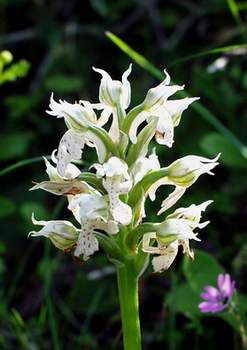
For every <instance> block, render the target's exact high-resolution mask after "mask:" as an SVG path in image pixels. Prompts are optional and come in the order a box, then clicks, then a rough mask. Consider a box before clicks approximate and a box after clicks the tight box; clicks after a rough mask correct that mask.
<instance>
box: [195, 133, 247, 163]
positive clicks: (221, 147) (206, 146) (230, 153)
mask: <svg viewBox="0 0 247 350" xmlns="http://www.w3.org/2000/svg"><path fill="white" fill-rule="evenodd" d="M200 146H201V148H202V149H203V151H204V152H206V153H207V154H208V155H209V156H214V155H215V154H218V153H221V157H220V163H223V164H225V165H228V166H230V167H236V168H246V166H247V161H246V159H245V158H244V157H243V156H242V155H241V154H240V153H239V152H238V151H237V149H236V148H235V147H233V146H232V145H231V144H230V143H229V142H227V140H226V139H225V138H224V137H223V136H222V135H220V134H218V133H216V132H212V133H209V134H206V135H205V136H204V137H203V138H202V140H201V142H200Z"/></svg>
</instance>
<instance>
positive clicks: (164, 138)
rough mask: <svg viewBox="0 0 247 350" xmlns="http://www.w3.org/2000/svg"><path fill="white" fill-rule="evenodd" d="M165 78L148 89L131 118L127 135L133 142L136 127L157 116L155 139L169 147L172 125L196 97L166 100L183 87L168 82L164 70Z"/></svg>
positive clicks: (177, 121) (168, 79)
mask: <svg viewBox="0 0 247 350" xmlns="http://www.w3.org/2000/svg"><path fill="white" fill-rule="evenodd" d="M165 74H166V78H165V79H164V81H163V82H162V83H161V84H159V85H158V86H156V87H154V88H152V89H150V90H149V91H148V93H147V96H146V98H145V100H144V101H143V103H142V105H141V106H142V107H143V108H142V110H141V112H140V113H138V114H137V115H136V116H135V118H134V119H133V121H132V123H131V125H130V128H129V136H130V140H131V141H132V142H133V143H136V142H137V136H136V134H137V129H138V127H139V126H140V125H141V124H142V123H143V122H144V121H145V120H147V121H148V122H149V121H150V120H152V119H153V117H156V118H158V124H157V130H156V141H157V142H158V143H160V144H164V145H167V146H168V147H171V146H172V144H173V135H174V127H176V126H178V124H179V122H180V119H181V115H182V113H183V111H184V110H185V109H187V108H188V106H189V105H190V104H191V103H192V102H194V101H196V100H197V99H198V98H197V97H195V98H188V97H186V98H184V99H180V100H173V101H167V99H168V98H169V97H170V96H172V95H173V94H174V93H176V92H177V91H179V90H182V89H183V88H184V87H183V86H179V85H171V86H169V84H170V81H171V79H170V76H169V74H168V73H167V72H166V71H165Z"/></svg>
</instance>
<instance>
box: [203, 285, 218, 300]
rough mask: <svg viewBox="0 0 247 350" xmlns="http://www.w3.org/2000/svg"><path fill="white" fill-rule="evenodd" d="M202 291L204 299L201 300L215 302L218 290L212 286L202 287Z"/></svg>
mask: <svg viewBox="0 0 247 350" xmlns="http://www.w3.org/2000/svg"><path fill="white" fill-rule="evenodd" d="M204 290H205V292H206V293H203V295H204V296H205V297H206V298H204V297H203V296H202V298H203V299H208V300H209V301H216V299H217V297H218V296H219V290H218V289H217V288H215V287H213V286H206V287H204Z"/></svg>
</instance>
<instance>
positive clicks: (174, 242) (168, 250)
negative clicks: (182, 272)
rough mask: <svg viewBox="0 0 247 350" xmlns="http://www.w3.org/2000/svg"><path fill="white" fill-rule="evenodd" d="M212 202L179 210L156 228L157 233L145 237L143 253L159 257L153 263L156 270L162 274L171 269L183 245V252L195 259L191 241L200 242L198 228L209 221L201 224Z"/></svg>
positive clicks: (147, 234)
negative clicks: (155, 243)
mask: <svg viewBox="0 0 247 350" xmlns="http://www.w3.org/2000/svg"><path fill="white" fill-rule="evenodd" d="M211 202H212V201H206V202H204V203H202V204H200V205H194V204H192V205H191V206H190V207H188V208H179V209H177V210H175V212H174V213H172V214H171V215H169V216H167V218H166V220H165V221H164V222H162V223H160V224H157V225H156V226H155V229H156V232H151V233H146V234H144V236H143V251H144V252H147V253H149V254H156V255H159V256H158V257H155V258H154V259H153V261H152V264H153V267H154V270H155V271H156V272H162V271H164V270H166V269H167V268H169V266H170V265H171V263H172V262H173V260H174V259H175V257H176V255H177V252H178V246H179V245H182V247H183V252H184V253H186V254H187V255H188V256H190V257H191V258H193V257H194V255H193V252H192V251H191V250H190V246H189V240H191V239H193V240H196V241H200V239H199V238H198V237H197V233H194V230H195V229H196V228H204V227H205V226H206V225H207V224H208V223H209V221H207V222H204V223H200V219H201V212H202V211H204V210H205V209H206V208H207V206H208V205H209V204H210V203H211ZM151 240H155V241H156V242H157V246H153V245H151V244H150V241H151Z"/></svg>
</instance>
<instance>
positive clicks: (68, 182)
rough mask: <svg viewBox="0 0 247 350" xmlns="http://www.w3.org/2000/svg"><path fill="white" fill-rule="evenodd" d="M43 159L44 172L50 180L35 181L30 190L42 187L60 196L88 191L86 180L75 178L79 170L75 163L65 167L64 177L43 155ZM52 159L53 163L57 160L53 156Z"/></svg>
mask: <svg viewBox="0 0 247 350" xmlns="http://www.w3.org/2000/svg"><path fill="white" fill-rule="evenodd" d="M44 160H45V164H46V173H47V174H48V176H49V179H50V180H49V181H42V182H40V183H36V184H35V185H34V186H33V187H31V188H30V191H32V190H37V189H42V190H45V191H47V192H50V193H53V194H56V195H60V196H61V195H69V194H72V195H75V194H79V193H83V192H88V191H89V186H88V185H87V183H86V182H83V181H80V180H78V179H76V177H77V176H79V175H80V174H81V172H80V170H79V169H78V168H77V167H76V166H75V165H73V164H69V165H68V166H67V168H66V172H65V177H62V176H60V175H59V174H58V171H57V168H55V167H54V166H53V165H52V164H51V163H50V162H49V161H48V160H47V159H46V158H45V157H44ZM53 160H54V162H55V163H56V162H57V160H56V159H54V157H53Z"/></svg>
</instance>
